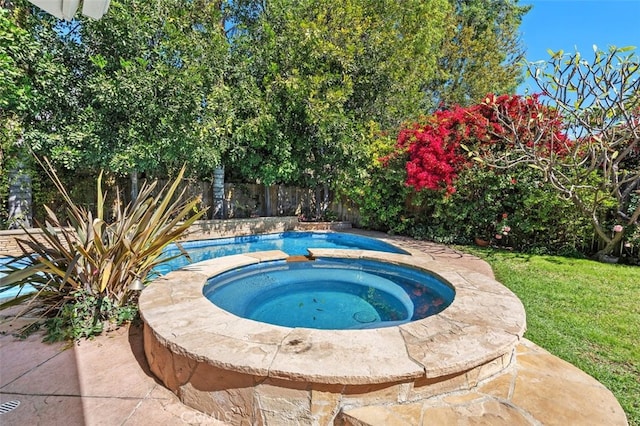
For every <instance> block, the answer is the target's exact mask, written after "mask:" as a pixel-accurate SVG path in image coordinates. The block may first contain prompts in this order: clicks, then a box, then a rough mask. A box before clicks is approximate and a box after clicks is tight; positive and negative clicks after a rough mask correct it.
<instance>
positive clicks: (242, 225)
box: [0, 216, 351, 256]
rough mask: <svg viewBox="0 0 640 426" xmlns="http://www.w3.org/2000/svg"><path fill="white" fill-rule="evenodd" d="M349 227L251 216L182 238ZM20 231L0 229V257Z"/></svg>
mask: <svg viewBox="0 0 640 426" xmlns="http://www.w3.org/2000/svg"><path fill="white" fill-rule="evenodd" d="M348 228H351V223H349V222H298V218H297V217H295V216H286V217H260V218H253V219H226V220H202V221H198V222H196V223H195V224H193V225H192V226H191V228H189V233H188V234H186V235H185V236H184V238H183V241H188V240H205V239H210V238H222V237H235V236H241V235H253V234H266V233H274V232H284V231H290V230H308V231H312V230H314V231H317V230H342V229H348ZM29 232H30V233H31V234H32V235H34V236H35V237H36V238H37V239H38V240H39V241H41V242H42V243H45V240H44V237H43V236H42V231H41V230H40V229H30V230H29ZM25 237H26V235H25V233H24V231H22V230H10V231H0V256H18V255H20V254H22V251H21V250H20V248H19V246H18V240H19V239H25Z"/></svg>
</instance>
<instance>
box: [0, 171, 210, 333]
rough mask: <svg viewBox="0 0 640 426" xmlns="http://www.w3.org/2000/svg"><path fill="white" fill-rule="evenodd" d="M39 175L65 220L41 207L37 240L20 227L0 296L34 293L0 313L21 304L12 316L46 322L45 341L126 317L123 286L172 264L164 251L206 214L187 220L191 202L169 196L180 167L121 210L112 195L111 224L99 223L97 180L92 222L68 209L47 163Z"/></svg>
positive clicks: (129, 295) (127, 294)
mask: <svg viewBox="0 0 640 426" xmlns="http://www.w3.org/2000/svg"><path fill="white" fill-rule="evenodd" d="M46 170H47V173H48V174H49V176H50V178H51V180H52V181H53V183H54V184H55V186H56V187H57V189H58V191H59V194H60V196H61V198H62V199H63V200H64V202H65V204H66V216H67V219H66V221H61V220H59V219H58V216H57V215H56V214H55V213H54V212H53V211H52V210H51V209H49V208H46V211H47V217H46V219H45V222H44V223H39V222H37V227H38V228H40V230H41V233H42V234H41V238H39V237H38V234H37V233H34V232H33V231H29V230H27V229H24V231H25V233H26V238H25V239H20V240H18V242H19V245H20V248H21V250H22V252H23V254H22V255H21V256H19V257H16V258H14V259H13V260H12V261H11V262H10V263H8V264H7V265H5V266H6V267H7V270H6V271H4V272H5V273H7V276H5V277H3V278H0V295H1V294H2V292H3V291H6V290H8V289H9V288H13V287H19V288H20V289H22V288H23V286H25V285H26V284H31V285H32V286H33V287H34V288H35V290H36V291H35V292H33V293H29V294H20V293H19V294H18V296H16V297H15V298H13V299H10V300H9V301H6V302H4V303H3V304H1V305H0V309H3V308H6V307H8V306H13V305H22V306H23V309H22V310H21V311H20V312H19V314H18V315H19V316H21V315H24V314H26V313H29V312H30V313H37V314H38V315H37V316H36V318H38V319H40V318H48V319H49V320H48V321H47V322H46V325H47V326H48V327H49V328H48V332H49V335H48V339H50V340H57V339H61V338H62V339H64V338H73V339H77V338H80V337H89V336H91V335H93V334H97V333H99V332H100V331H101V330H102V328H101V323H102V321H110V320H114V319H115V320H116V322H118V321H120V320H123V319H125V318H127V319H128V318H129V317H130V314H127V313H126V312H129V311H131V308H132V307H135V305H136V303H137V300H136V299H137V298H136V294H137V293H136V292H135V291H131V290H129V287H130V285H131V284H132V283H133V282H134V281H135V280H137V279H140V280H143V281H144V280H145V279H146V277H147V275H148V273H149V272H150V271H151V270H152V269H153V268H155V267H156V266H157V265H159V264H161V263H163V262H167V261H169V260H171V259H172V258H167V257H163V256H162V253H163V249H164V248H165V247H166V246H167V245H168V244H170V243H172V242H175V241H176V240H178V239H179V238H180V237H181V236H182V235H183V234H184V233H185V232H186V231H187V230H188V228H189V226H190V225H191V224H192V223H193V222H194V221H195V220H197V219H198V218H200V217H201V216H202V215H203V214H204V213H205V212H206V211H205V210H202V211H199V212H197V213H196V214H194V215H192V216H191V214H192V213H193V210H194V207H195V206H196V205H197V203H198V200H197V199H193V200H186V199H185V192H184V190H183V191H182V192H181V193H178V194H176V189H177V187H178V184H179V183H180V181H181V179H182V177H183V175H184V168H183V169H182V170H181V171H180V173H179V174H178V176H177V177H176V179H175V180H174V181H173V183H171V185H167V186H165V187H164V188H162V189H161V190H160V191H159V192H158V193H157V195H154V192H155V191H156V186H157V181H154V182H152V183H145V184H143V185H142V187H141V188H140V192H139V195H138V198H137V199H136V200H134V201H132V202H131V203H129V204H128V205H126V206H123V203H121V202H120V198H119V196H116V204H117V205H116V216H115V219H114V220H113V221H112V222H107V219H106V218H105V205H104V200H105V194H104V193H103V191H102V175H100V177H99V178H98V181H97V200H96V215H95V216H94V215H93V213H92V212H91V211H89V210H88V209H85V208H82V207H79V206H77V205H76V204H74V202H73V200H72V199H71V197H70V196H69V194H68V192H67V190H66V189H65V187H64V186H63V184H62V183H61V181H60V179H59V178H58V176H57V174H56V173H55V171H54V169H53V167H52V166H51V165H50V164H49V163H48V162H47V164H46ZM24 265H28V266H26V267H24V268H23V266H24ZM123 315H124V316H123ZM120 322H121V321H120ZM99 324H100V325H99ZM61 330H62V331H61Z"/></svg>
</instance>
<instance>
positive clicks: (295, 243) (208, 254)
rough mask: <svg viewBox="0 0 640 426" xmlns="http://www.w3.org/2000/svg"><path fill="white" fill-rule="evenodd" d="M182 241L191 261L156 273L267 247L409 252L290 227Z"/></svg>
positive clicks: (292, 251) (302, 251)
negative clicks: (250, 233)
mask: <svg viewBox="0 0 640 426" xmlns="http://www.w3.org/2000/svg"><path fill="white" fill-rule="evenodd" d="M181 245H182V247H183V248H184V250H185V251H186V252H187V253H189V257H190V258H191V262H190V261H189V259H187V258H185V257H184V256H180V257H177V258H175V259H172V260H170V261H168V262H166V263H163V264H161V265H159V266H158V267H156V268H155V269H154V273H153V276H157V275H165V274H167V273H169V272H171V271H175V270H177V269H180V268H182V267H183V266H186V265H188V264H190V263H192V262H194V263H195V262H201V261H203V260H209V259H214V258H218V257H222V256H229V255H233V254H241V253H253V252H258V251H266V250H282V251H284V252H285V253H287V254H289V255H291V256H299V255H306V254H307V249H308V248H338V249H361V250H376V251H382V252H386V253H399V254H406V253H407V252H406V251H404V250H402V249H400V248H398V247H395V246H393V245H391V244H388V243H385V242H383V241H380V240H376V239H374V238H368V237H363V236H360V235H354V234H340V233H334V232H299V231H287V232H281V233H276V234H257V235H249V236H242V237H230V238H216V239H209V240H199V241H185V242H182V243H181ZM180 254H181V252H180V250H179V249H178V248H177V247H176V245H175V244H170V245H169V246H167V248H166V249H165V251H164V256H166V257H173V256H178V255H180ZM10 260H11V258H10V257H0V271H1V270H2V269H3V268H2V267H3V265H5V264H6V263H8V262H9V261H10ZM0 276H2V272H0ZM30 291H33V288H32V287H31V288H30V286H25V288H24V289H23V290H22V294H25V293H26V292H30ZM17 294H18V289H17V288H11V289H9V290H7V291H5V292H2V293H0V299H6V298H12V297H15V296H16V295H17Z"/></svg>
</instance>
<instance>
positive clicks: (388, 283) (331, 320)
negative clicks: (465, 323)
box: [204, 259, 455, 330]
mask: <svg viewBox="0 0 640 426" xmlns="http://www.w3.org/2000/svg"><path fill="white" fill-rule="evenodd" d="M454 295H455V291H454V290H453V288H452V287H451V286H449V285H448V284H447V283H445V282H444V281H442V280H440V279H438V278H437V277H435V276H433V275H432V274H429V273H427V272H425V271H423V270H420V269H416V268H411V267H407V266H403V265H397V264H390V263H385V262H381V261H374V260H365V259H353V260H351V261H348V262H347V261H344V260H337V259H332V260H326V259H318V260H314V261H308V262H286V261H272V262H262V263H259V264H255V265H250V266H244V267H240V268H236V269H233V270H230V271H228V272H225V273H223V274H220V275H217V276H216V277H213V278H211V279H210V280H209V282H208V284H207V285H206V286H205V287H204V296H205V297H206V298H207V299H209V300H210V301H211V302H212V303H214V304H216V305H217V306H219V307H220V308H222V309H224V310H226V311H228V312H231V313H232V314H235V315H238V316H240V317H243V318H248V319H251V320H255V321H260V322H265V323H269V324H274V325H281V326H285V327H305V328H316V329H324V330H349V329H363V328H378V327H391V326H396V325H400V324H404V323H407V322H409V321H416V320H420V319H423V318H426V317H428V316H430V315H435V314H437V313H439V312H441V311H442V310H443V309H445V308H446V307H447V306H449V305H450V304H451V302H452V301H453V298H454Z"/></svg>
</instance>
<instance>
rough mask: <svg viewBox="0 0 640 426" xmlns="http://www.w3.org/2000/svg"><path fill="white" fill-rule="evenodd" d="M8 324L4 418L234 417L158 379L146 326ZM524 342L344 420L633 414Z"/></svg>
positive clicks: (482, 266) (565, 419)
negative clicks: (493, 364) (494, 360)
mask: <svg viewBox="0 0 640 426" xmlns="http://www.w3.org/2000/svg"><path fill="white" fill-rule="evenodd" d="M376 236H381V235H380V234H377V235H376ZM388 239H389V241H390V242H393V243H395V244H399V245H401V246H402V247H403V248H408V249H410V250H419V251H421V252H422V253H426V254H428V255H430V256H432V257H433V258H434V259H440V260H445V261H447V262H450V263H451V265H456V264H460V265H464V266H465V267H466V268H470V269H474V270H476V271H478V272H482V273H485V274H487V275H490V276H493V274H492V272H491V269H490V267H489V266H488V265H487V264H486V263H484V262H482V261H481V260H479V259H477V258H474V257H472V256H468V255H464V254H462V253H458V252H456V251H454V250H451V249H448V248H446V247H443V246H440V245H437V244H432V243H424V242H417V241H413V240H410V239H404V238H388ZM2 314H6V312H0V316H1V315H2ZM13 328H15V326H14V327H13ZM0 331H1V332H4V333H5V334H3V335H1V336H0V404H3V403H6V402H9V401H19V402H20V404H19V406H18V407H17V408H15V409H13V410H11V411H8V412H6V413H2V414H0V424H2V425H3V426H9V425H20V426H23V425H37V424H46V425H58V424H60V425H150V424H159V425H160V424H161V425H184V424H208V425H222V424H226V423H225V422H224V421H223V420H224V419H225V416H224V413H217V417H218V418H219V419H220V420H218V419H215V418H213V417H209V416H207V415H206V414H203V413H201V412H198V411H195V410H193V409H191V408H189V407H187V406H185V405H183V404H181V403H180V402H179V400H178V398H177V397H176V396H175V395H174V394H173V393H172V392H170V391H169V390H167V389H166V388H165V387H163V386H162V385H161V384H159V383H158V382H157V380H156V379H155V378H154V376H153V375H152V374H151V372H150V371H149V367H148V364H147V362H146V360H145V356H144V351H143V343H142V330H141V329H140V328H138V327H130V328H122V329H119V330H116V331H114V332H111V333H109V334H107V335H103V336H100V337H98V338H96V339H94V340H90V341H82V342H80V343H79V344H75V345H72V346H70V347H66V346H65V344H60V343H58V344H44V343H42V342H41V339H42V335H38V334H36V335H32V336H30V337H29V338H27V339H26V340H18V339H16V338H14V337H13V336H11V335H10V333H11V331H12V327H10V325H9V323H8V322H7V320H6V319H1V318H0ZM7 333H8V334H7ZM517 351H518V364H517V366H516V367H515V368H513V369H509V370H508V371H505V372H504V373H503V374H500V375H498V376H496V377H492V378H491V379H490V380H485V381H481V382H479V383H477V384H475V386H473V387H472V389H471V391H468V392H465V393H463V394H455V393H454V394H451V395H447V396H445V397H441V398H438V399H434V400H428V401H425V402H421V403H412V404H397V405H384V406H372V407H364V408H358V409H356V410H352V411H348V410H347V411H345V412H344V413H343V415H342V416H341V418H340V419H339V420H340V421H341V422H342V424H348V425H413V424H415V425H427V424H429V425H440V424H442V425H450V424H470V425H471V424H473V425H475V424H487V425H513V424H516V425H539V424H545V425H566V424H572V425H625V424H627V420H626V417H625V414H624V412H623V411H622V409H621V407H620V405H619V404H618V402H617V400H616V399H615V397H614V396H613V394H612V393H611V392H610V391H609V390H607V389H606V388H605V387H604V386H602V385H601V384H600V383H599V382H597V381H596V380H595V379H593V378H591V377H590V376H588V375H586V374H585V373H584V372H582V371H580V370H579V369H577V368H575V367H573V366H572V365H570V364H568V363H566V362H564V361H562V360H560V359H558V358H557V357H555V356H553V355H551V354H549V353H548V352H546V351H545V350H544V349H542V348H539V347H538V346H536V345H534V344H533V343H531V342H529V341H527V340H526V339H523V340H522V342H521V343H520V344H519V345H518V348H517ZM0 407H1V405H0Z"/></svg>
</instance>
